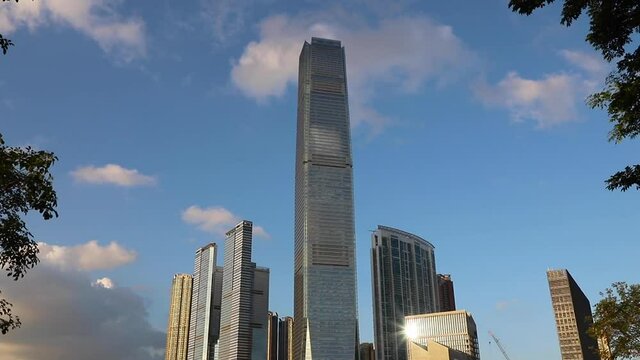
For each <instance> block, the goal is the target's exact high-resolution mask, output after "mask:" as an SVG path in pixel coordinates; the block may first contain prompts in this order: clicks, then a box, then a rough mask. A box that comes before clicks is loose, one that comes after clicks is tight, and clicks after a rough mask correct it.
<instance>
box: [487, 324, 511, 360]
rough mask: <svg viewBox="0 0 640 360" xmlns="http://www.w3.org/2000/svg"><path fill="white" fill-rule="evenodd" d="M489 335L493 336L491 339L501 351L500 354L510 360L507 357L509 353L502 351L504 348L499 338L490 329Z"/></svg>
mask: <svg viewBox="0 0 640 360" xmlns="http://www.w3.org/2000/svg"><path fill="white" fill-rule="evenodd" d="M489 335H491V337H492V338H493V341H495V342H496V345H498V349H500V351H501V352H502V355H504V358H505V359H507V360H511V359H510V358H509V355H507V352H506V351H504V348H503V347H502V345H501V344H500V340H498V338H497V337H496V336H495V335H494V334H493V333H492V332H491V331H489Z"/></svg>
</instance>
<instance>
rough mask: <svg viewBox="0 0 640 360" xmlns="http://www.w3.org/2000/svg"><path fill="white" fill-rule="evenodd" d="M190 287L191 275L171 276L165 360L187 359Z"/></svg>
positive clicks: (191, 282)
mask: <svg viewBox="0 0 640 360" xmlns="http://www.w3.org/2000/svg"><path fill="white" fill-rule="evenodd" d="M192 286H193V278H192V277H191V275H188V274H175V275H174V276H173V282H172V284H171V305H170V308H169V325H168V326H167V348H166V352H165V357H164V358H165V360H186V359H187V345H188V343H187V341H188V339H189V316H190V313H191V288H192Z"/></svg>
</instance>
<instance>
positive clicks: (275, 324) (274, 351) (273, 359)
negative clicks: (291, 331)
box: [267, 311, 280, 360]
mask: <svg viewBox="0 0 640 360" xmlns="http://www.w3.org/2000/svg"><path fill="white" fill-rule="evenodd" d="M279 333H280V318H279V317H278V313H275V312H272V311H269V315H268V316H267V360H278V336H279Z"/></svg>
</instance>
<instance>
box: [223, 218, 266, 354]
mask: <svg viewBox="0 0 640 360" xmlns="http://www.w3.org/2000/svg"><path fill="white" fill-rule="evenodd" d="M252 231H253V224H252V223H251V221H247V220H243V221H241V222H240V223H239V224H238V225H236V226H235V227H234V228H233V229H231V230H230V231H228V232H227V239H226V241H225V244H224V280H223V282H222V308H221V316H220V343H219V348H218V355H219V359H220V360H251V359H266V357H267V312H268V310H267V309H268V307H269V269H266V268H256V264H255V263H253V262H251V246H252Z"/></svg>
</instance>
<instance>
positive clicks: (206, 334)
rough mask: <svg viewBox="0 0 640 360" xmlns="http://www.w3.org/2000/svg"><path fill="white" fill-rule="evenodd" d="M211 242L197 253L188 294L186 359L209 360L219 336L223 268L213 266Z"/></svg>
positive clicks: (214, 264)
mask: <svg viewBox="0 0 640 360" xmlns="http://www.w3.org/2000/svg"><path fill="white" fill-rule="evenodd" d="M217 249H218V247H217V245H216V244H214V243H211V244H208V245H206V246H204V247H201V248H200V249H198V250H197V251H196V259H195V267H194V271H193V291H192V295H191V320H190V323H189V348H188V350H187V359H188V360H212V359H213V358H214V350H215V346H216V343H217V341H218V338H219V335H220V300H221V294H222V268H221V267H217V266H216V256H217V253H218V250H217Z"/></svg>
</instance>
